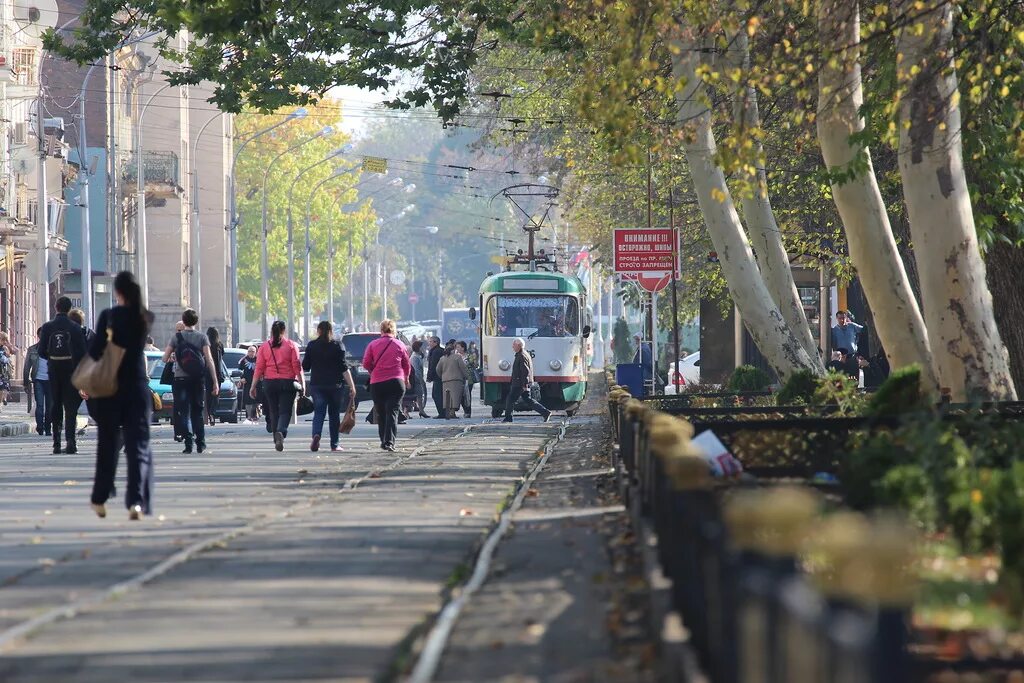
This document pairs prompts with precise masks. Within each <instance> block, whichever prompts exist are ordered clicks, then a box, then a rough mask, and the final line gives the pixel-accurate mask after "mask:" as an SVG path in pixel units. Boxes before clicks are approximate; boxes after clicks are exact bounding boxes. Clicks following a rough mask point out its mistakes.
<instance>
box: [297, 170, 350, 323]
mask: <svg viewBox="0 0 1024 683" xmlns="http://www.w3.org/2000/svg"><path fill="white" fill-rule="evenodd" d="M348 171H349V169H348V168H346V167H344V166H339V167H338V168H336V169H334V172H333V173H331V175H329V176H327V177H326V178H324V179H323V180H321V181H320V182H318V183H317V184H316V185H314V186H313V189H312V190H310V192H309V198H308V199H307V200H306V258H305V274H304V276H305V285H306V291H305V292H304V296H303V307H302V312H303V316H304V318H303V321H302V329H303V330H304V331H305V333H306V340H307V341H308V340H309V284H310V277H309V254H310V252H311V251H312V250H313V247H312V244H311V243H310V240H309V212H310V210H311V209H312V207H313V197H315V196H316V191H317V190H319V189H320V187H321V186H323V185H324V183H326V182H328V181H330V180H334V179H335V178H338V177H339V176H342V175H345V173H346V172H348ZM330 270H331V272H330V274H329V275H328V283H330V281H331V278H332V277H333V276H334V272H333V262H332V263H331V268H330ZM328 287H330V284H328Z"/></svg>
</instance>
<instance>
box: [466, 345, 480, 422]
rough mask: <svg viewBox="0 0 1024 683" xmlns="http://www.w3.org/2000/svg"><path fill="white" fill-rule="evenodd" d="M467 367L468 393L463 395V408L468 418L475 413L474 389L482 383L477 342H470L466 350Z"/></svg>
mask: <svg viewBox="0 0 1024 683" xmlns="http://www.w3.org/2000/svg"><path fill="white" fill-rule="evenodd" d="M466 365H467V366H468V367H469V381H467V382H466V391H465V393H463V395H462V408H463V410H464V411H465V413H466V417H470V416H471V415H472V411H473V387H474V386H476V384H477V383H478V382H479V381H480V349H478V348H477V345H476V342H469V346H468V347H467V348H466Z"/></svg>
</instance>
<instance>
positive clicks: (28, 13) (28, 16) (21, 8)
mask: <svg viewBox="0 0 1024 683" xmlns="http://www.w3.org/2000/svg"><path fill="white" fill-rule="evenodd" d="M14 20H15V21H27V22H28V23H30V24H34V23H36V22H37V21H39V8H38V7H28V6H26V5H19V4H15V5H14Z"/></svg>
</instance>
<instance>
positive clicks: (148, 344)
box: [143, 337, 160, 351]
mask: <svg viewBox="0 0 1024 683" xmlns="http://www.w3.org/2000/svg"><path fill="white" fill-rule="evenodd" d="M159 350H160V349H159V348H157V345H156V344H154V343H153V338H152V337H146V347H145V348H144V349H143V351H159Z"/></svg>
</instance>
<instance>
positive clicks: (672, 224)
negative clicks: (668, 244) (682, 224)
mask: <svg viewBox="0 0 1024 683" xmlns="http://www.w3.org/2000/svg"><path fill="white" fill-rule="evenodd" d="M668 227H669V228H671V229H672V338H673V340H674V342H675V360H673V361H672V368H671V370H675V369H676V363H677V362H678V361H679V299H678V294H677V293H676V285H677V284H678V283H677V280H676V269H677V268H679V260H680V259H679V233H678V232H676V207H675V198H674V196H673V194H672V188H671V187H669V188H668ZM671 370H670V371H669V381H670V382H671V381H672V372H671Z"/></svg>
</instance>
